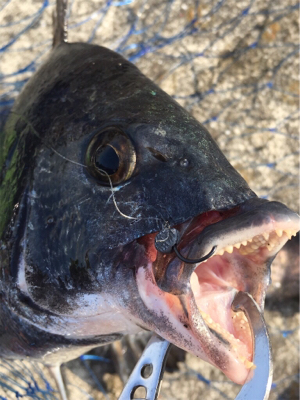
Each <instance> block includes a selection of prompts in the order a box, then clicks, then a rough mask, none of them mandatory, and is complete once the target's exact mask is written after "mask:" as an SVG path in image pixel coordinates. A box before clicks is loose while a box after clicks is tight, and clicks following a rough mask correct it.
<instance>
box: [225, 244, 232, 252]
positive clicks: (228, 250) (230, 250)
mask: <svg viewBox="0 0 300 400" xmlns="http://www.w3.org/2000/svg"><path fill="white" fill-rule="evenodd" d="M225 251H227V253H230V254H231V253H232V252H233V246H227V247H226V249H225Z"/></svg>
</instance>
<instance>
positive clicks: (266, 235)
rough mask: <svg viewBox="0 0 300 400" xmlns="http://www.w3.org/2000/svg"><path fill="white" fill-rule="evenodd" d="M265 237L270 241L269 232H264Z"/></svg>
mask: <svg viewBox="0 0 300 400" xmlns="http://www.w3.org/2000/svg"><path fill="white" fill-rule="evenodd" d="M262 235H263V237H264V238H265V239H266V241H268V240H269V236H270V235H269V234H268V233H267V232H264V233H263V234H262Z"/></svg>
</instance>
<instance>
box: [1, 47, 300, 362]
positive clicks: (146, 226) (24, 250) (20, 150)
mask: <svg viewBox="0 0 300 400" xmlns="http://www.w3.org/2000/svg"><path fill="white" fill-rule="evenodd" d="M111 127H115V128H118V129H119V130H120V131H122V132H124V135H125V137H126V138H127V139H126V140H128V142H129V143H131V144H132V146H133V148H134V150H135V154H136V166H135V169H134V171H133V173H132V176H131V177H130V178H129V179H128V180H126V181H124V182H122V183H121V184H120V185H118V186H116V187H115V189H114V195H115V199H116V202H117V205H118V207H119V209H120V210H121V212H122V213H120V212H119V211H118V209H117V208H116V204H115V203H114V202H113V198H112V191H111V188H110V187H109V186H107V185H105V186H103V185H101V184H99V182H98V181H97V179H96V178H95V176H94V175H93V174H91V170H90V169H89V168H87V164H86V157H87V156H86V154H87V149H88V148H89V145H90V143H91V142H92V141H93V139H94V138H95V136H96V135H97V134H99V133H100V132H102V131H105V130H106V129H109V128H111ZM0 146H1V151H2V152H1V154H0V165H1V168H2V170H1V186H0V206H1V213H0V235H1V236H0V237H1V246H0V264H1V269H2V279H1V282H0V291H1V295H2V302H1V311H0V312H1V321H2V322H1V324H0V354H1V355H2V356H5V357H17V358H18V357H21V358H22V357H24V356H30V357H32V358H36V359H42V360H43V361H44V362H46V363H51V364H53V363H57V362H61V361H65V360H68V359H71V358H74V357H76V356H77V355H78V354H80V353H81V352H84V351H86V350H87V349H90V348H92V347H95V346H97V345H100V344H104V343H107V342H109V341H113V340H116V339H117V338H119V337H120V336H122V335H124V334H126V333H135V332H138V331H140V330H142V329H148V330H149V329H150V330H151V329H153V330H157V331H158V332H165V331H166V330H167V331H169V332H170V333H169V334H170V338H168V339H173V342H174V343H178V340H179V339H178V338H179V337H180V340H181V343H183V345H182V347H184V348H187V347H188V345H187V344H186V343H187V339H186V338H184V337H183V336H184V334H182V335H181V334H179V333H178V332H176V330H175V329H174V326H173V325H172V324H171V323H170V321H168V320H167V319H166V317H165V316H158V315H157V314H156V313H155V311H153V310H150V309H149V307H148V306H147V305H145V302H144V301H143V299H142V298H141V296H140V292H139V291H138V290H137V286H138V285H137V271H139V275H141V270H142V269H145V270H146V268H147V267H148V265H149V257H150V256H149V254H147V252H145V245H144V243H141V242H140V238H143V237H145V235H149V234H151V233H154V232H157V231H160V230H161V229H162V227H163V226H164V225H165V224H169V225H170V226H174V225H177V224H182V223H185V222H186V221H188V220H190V219H191V218H193V217H195V216H198V215H200V214H203V213H206V212H207V213H209V212H212V211H213V210H231V209H232V208H235V207H239V205H241V204H243V205H244V204H250V205H251V207H254V204H255V207H256V205H257V207H260V204H262V203H265V202H264V201H263V200H259V199H257V196H256V195H255V193H254V192H252V191H251V189H250V188H249V187H248V185H247V183H246V182H245V181H244V179H243V178H242V177H241V176H240V175H239V174H238V173H237V172H236V171H235V170H234V168H233V167H232V166H231V165H230V164H229V162H228V161H227V160H226V158H225V157H224V155H223V154H222V152H221V151H220V149H219V148H218V146H217V145H216V143H215V142H214V141H213V139H212V138H211V137H210V135H209V133H208V132H207V130H206V129H205V128H204V127H203V126H202V125H201V124H200V123H199V122H198V121H196V120H195V119H194V118H193V117H191V116H190V115H189V114H188V113H187V112H186V111H185V110H184V109H182V108H181V107H180V106H179V105H178V104H177V103H176V102H175V101H174V100H173V99H172V98H171V97H169V96H168V95H167V94H166V93H164V92H163V91H162V90H161V89H159V88H158V87H157V86H156V85H155V84H154V83H153V82H151V81H150V80H149V79H148V78H146V77H145V76H144V75H143V74H141V72H140V71H139V70H138V69H137V68H136V67H135V66H134V65H133V64H131V63H130V62H128V61H126V60H125V59H124V58H123V57H121V56H120V55H118V54H116V53H114V52H112V51H110V50H108V49H105V48H103V47H99V46H94V45H88V44H80V43H73V44H67V43H62V44H60V45H58V46H57V47H55V48H54V49H53V51H52V52H51V54H50V56H49V59H48V61H47V62H46V63H45V64H44V65H43V66H42V67H41V68H40V69H39V71H37V73H36V74H35V75H34V76H33V78H32V79H31V80H30V81H29V82H28V84H27V85H26V87H25V88H24V90H23V92H22V93H21V95H20V96H19V98H18V100H17V101H16V104H15V106H14V108H13V111H12V113H11V116H10V118H9V120H8V122H7V124H6V127H5V130H4V135H1V137H0ZM270 204H271V203H270ZM241 207H244V206H241ZM251 207H250V209H251ZM270 207H271V208H272V207H273V209H275V208H276V207H277V206H275V205H274V203H273V204H272V205H271V206H270ZM278 207H279V211H278V215H279V214H280V212H281V211H282V213H283V214H284V217H285V218H286V219H288V218H294V215H293V213H292V212H290V211H289V210H287V209H285V208H284V207H283V206H282V205H279V206H278ZM278 207H277V208H278ZM246 208H247V207H246ZM276 210H277V209H276ZM276 212H277V211H276ZM124 214H125V215H127V216H129V218H128V217H126V216H124ZM259 215H260V214H259ZM132 218H134V219H132ZM240 221H243V218H242V216H241V219H240ZM247 223H248V221H245V222H243V224H242V226H244V225H245V224H247ZM249 225H251V221H249ZM213 231H214V228H212V232H213ZM267 265H269V262H267ZM265 269H266V270H267V268H265ZM145 274H146V273H145ZM266 281H267V279H266ZM191 312H192V311H191ZM7 321H12V322H13V323H10V324H8V323H7ZM180 335H181V336H180ZM216 337H217V335H216ZM9 338H13V340H11V341H9ZM188 349H190V348H189V347H188ZM198 350H199V349H198V348H197V351H198ZM210 353H211V357H212V360H213V361H212V363H213V364H216V365H217V361H216V360H218V363H219V364H220V365H221V366H222V368H223V369H224V365H226V357H225V356H224V355H223V354H221V352H220V353H219V352H218V351H217V350H216V348H214V349H210Z"/></svg>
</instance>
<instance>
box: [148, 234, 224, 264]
mask: <svg viewBox="0 0 300 400" xmlns="http://www.w3.org/2000/svg"><path fill="white" fill-rule="evenodd" d="M179 238H180V235H179V232H178V230H177V229H175V228H172V229H170V228H165V229H163V230H162V231H160V232H159V233H158V234H157V235H156V237H155V248H156V250H158V251H160V252H161V253H172V252H173V251H174V252H175V254H176V256H177V257H178V258H179V259H180V260H181V261H183V262H185V263H187V264H199V263H200V262H203V261H205V260H207V259H208V258H210V257H211V256H212V255H213V254H214V253H215V251H216V249H217V246H213V248H212V249H211V251H210V252H209V253H208V254H206V255H205V256H204V257H201V258H198V259H191V258H186V257H184V256H183V255H182V254H180V252H179V250H178V248H177V244H178V242H179Z"/></svg>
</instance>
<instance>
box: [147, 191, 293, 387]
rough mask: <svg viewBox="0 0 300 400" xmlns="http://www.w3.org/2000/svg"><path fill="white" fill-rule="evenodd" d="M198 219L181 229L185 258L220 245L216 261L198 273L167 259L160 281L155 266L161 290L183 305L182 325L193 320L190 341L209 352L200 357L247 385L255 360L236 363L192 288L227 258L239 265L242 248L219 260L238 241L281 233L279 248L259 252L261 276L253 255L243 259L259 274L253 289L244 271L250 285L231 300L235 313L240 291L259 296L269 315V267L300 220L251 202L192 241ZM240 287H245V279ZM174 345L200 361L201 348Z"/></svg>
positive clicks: (274, 206)
mask: <svg viewBox="0 0 300 400" xmlns="http://www.w3.org/2000/svg"><path fill="white" fill-rule="evenodd" d="M197 218H199V216H197V217H194V218H193V219H192V220H190V221H187V222H185V223H183V224H181V226H177V227H176V228H177V229H178V230H179V232H180V235H181V241H180V243H179V248H180V250H181V252H183V253H184V255H185V256H188V258H198V257H202V256H203V255H205V254H206V253H208V252H209V251H210V250H211V248H212V246H213V245H217V251H216V255H214V256H212V257H211V258H210V259H209V260H207V261H205V262H203V263H199V264H194V265H193V266H192V267H190V266H188V265H187V264H185V263H183V262H182V261H180V260H178V259H177V258H176V257H174V254H173V255H169V256H166V261H165V264H166V267H165V268H162V269H163V274H161V275H160V276H159V275H157V266H156V265H155V262H154V263H153V264H152V267H153V273H154V276H155V278H156V285H157V286H158V287H159V288H160V289H161V291H162V292H163V293H168V294H169V295H170V296H175V297H177V298H179V299H180V302H181V307H182V314H181V319H184V318H185V319H186V320H188V324H189V329H190V336H193V338H194V339H195V340H198V343H199V344H201V346H202V349H203V348H205V347H206V348H207V351H206V352H205V351H204V353H205V354H204V356H203V354H202V355H200V357H201V358H203V359H206V361H209V362H210V363H211V364H213V365H215V366H217V367H218V368H219V369H221V370H222V371H223V372H224V373H225V374H226V375H227V376H228V377H229V378H230V379H232V380H233V381H235V382H237V383H243V382H244V380H245V379H246V377H247V374H248V372H249V370H248V367H246V365H248V366H249V361H251V358H250V359H249V357H248V360H244V361H245V362H244V361H243V360H239V359H238V358H236V357H235V356H234V355H233V354H232V353H231V354H230V351H228V343H226V337H223V338H222V337H220V335H219V334H218V332H213V329H211V327H209V325H207V323H206V322H205V319H204V318H203V317H202V314H201V313H200V311H199V307H198V304H197V301H196V296H195V295H194V291H193V290H192V287H191V276H192V274H193V273H196V275H197V274H198V273H200V270H201V268H207V266H209V264H210V263H211V262H212V259H213V258H214V257H219V258H220V257H221V258H224V259H225V260H229V259H230V258H231V257H233V259H237V260H238V261H239V257H240V255H239V254H240V253H239V251H238V249H237V248H235V250H234V251H232V252H231V253H230V251H229V252H227V251H226V250H225V251H224V254H222V255H220V254H218V253H219V252H222V248H227V247H228V246H233V245H235V244H236V243H237V237H238V238H239V241H247V242H248V240H249V243H251V241H252V239H253V238H256V237H257V236H259V235H262V233H266V232H267V233H268V232H269V235H270V238H271V237H272V238H273V236H272V235H277V233H276V231H278V232H280V235H281V236H280V238H279V236H278V238H279V239H280V240H278V241H277V242H276V244H275V245H274V246H273V247H272V249H271V250H270V251H269V249H266V248H265V247H264V246H262V248H263V250H262V251H261V248H260V247H259V252H261V253H262V254H259V261H260V266H259V267H260V268H257V269H256V270H254V269H253V268H254V267H253V265H252V264H253V263H254V261H253V260H252V259H251V257H252V256H251V254H252V253H251V252H250V253H249V254H250V256H246V255H245V256H243V259H246V258H247V257H248V258H249V260H250V261H251V260H252V261H253V263H252V264H251V262H252V261H251V262H250V261H249V263H248V266H247V265H246V267H247V268H248V267H249V270H250V272H251V273H254V275H255V279H254V283H251V280H252V279H253V276H252V277H251V276H250V275H251V274H249V272H247V271H246V269H247V268H246V269H245V265H244V266H243V268H242V269H241V270H242V271H244V272H245V271H246V272H247V275H248V276H247V278H246V279H245V281H246V283H245V284H243V283H239V284H238V285H237V287H234V288H233V290H232V291H231V292H230V295H229V297H228V299H229V300H230V301H229V302H228V304H229V307H230V309H231V303H232V301H233V299H234V296H235V293H236V292H237V291H240V290H241V291H246V292H248V293H250V294H251V295H252V296H253V298H254V299H255V301H256V302H257V303H258V305H259V306H260V308H261V310H262V311H263V306H264V297H265V291H266V288H267V285H268V283H269V264H270V263H271V261H272V260H273V258H274V257H275V255H276V254H277V252H278V251H279V250H280V248H281V247H282V246H283V245H284V244H285V242H286V241H287V240H288V238H289V234H288V233H285V232H286V231H287V232H289V233H291V232H296V231H297V230H298V229H299V216H298V215H297V214H296V213H294V212H292V211H291V210H289V209H288V208H287V207H285V206H284V205H283V204H281V203H278V202H268V201H265V200H261V199H255V201H250V202H247V203H245V204H242V205H241V206H239V207H238V208H237V209H235V210H234V211H232V215H229V216H228V215H226V218H224V219H221V220H219V221H218V222H216V223H212V224H209V225H208V226H206V227H204V229H202V230H201V231H200V232H199V233H198V234H197V235H196V236H195V237H194V236H193V235H191V230H192V225H193V221H195V220H196V219H197ZM189 236H190V237H189ZM272 240H273V239H272ZM276 240H277V239H276ZM241 246H242V247H243V246H244V245H242V244H241ZM241 246H240V247H241ZM246 248H247V246H245V249H246ZM245 249H244V250H245ZM229 250H231V249H229ZM250 250H251V249H250ZM253 254H255V252H253ZM241 256H242V255H241ZM248 258H247V259H248ZM252 258H253V257H252ZM254 259H255V257H254ZM237 264H238V263H237ZM251 268H252V270H251ZM194 271H195V272H194ZM197 276H198V275H197ZM239 281H242V279H240V277H239ZM230 296H231V297H230ZM159 334H161V335H162V336H163V337H165V338H166V339H168V340H170V337H168V333H166V332H162V331H160V332H159ZM220 339H221V340H220ZM222 339H223V342H222ZM248 339H249V338H248ZM171 341H172V340H171ZM248 341H249V340H248ZM173 343H174V344H175V345H177V346H179V347H183V348H185V349H186V350H188V351H190V352H192V353H195V354H196V355H198V356H199V351H198V350H197V346H195V345H194V348H193V346H191V347H189V346H185V347H184V346H182V344H181V345H180V343H178V342H176V340H175V341H174V340H173ZM239 368H240V369H241V373H240V374H239V378H237V377H236V376H235V373H236V372H233V371H237V369H239Z"/></svg>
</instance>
